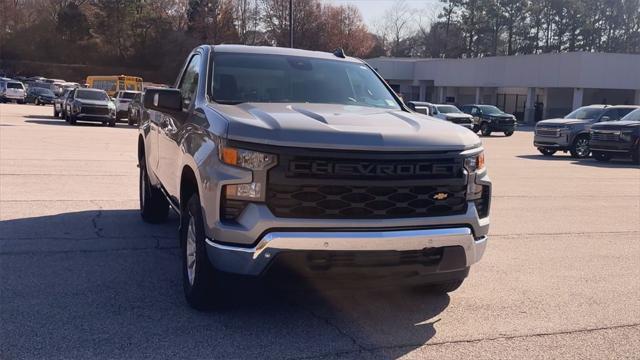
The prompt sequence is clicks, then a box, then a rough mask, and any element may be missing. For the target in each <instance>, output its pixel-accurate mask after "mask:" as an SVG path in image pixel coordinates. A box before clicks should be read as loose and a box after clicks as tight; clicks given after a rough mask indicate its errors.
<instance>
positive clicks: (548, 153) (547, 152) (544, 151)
mask: <svg viewBox="0 0 640 360" xmlns="http://www.w3.org/2000/svg"><path fill="white" fill-rule="evenodd" d="M538 151H540V153H541V154H542V155H544V156H553V154H555V153H556V151H557V150H551V149H545V148H538Z"/></svg>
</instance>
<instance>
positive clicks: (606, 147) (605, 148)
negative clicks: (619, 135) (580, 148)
mask: <svg viewBox="0 0 640 360" xmlns="http://www.w3.org/2000/svg"><path fill="white" fill-rule="evenodd" d="M638 142H639V140H638V139H635V141H633V142H626V141H598V140H591V141H590V142H589V146H590V148H591V150H592V151H601V152H611V153H627V152H631V151H633V150H634V149H636V148H637V147H638V145H635V146H634V144H637V143H638Z"/></svg>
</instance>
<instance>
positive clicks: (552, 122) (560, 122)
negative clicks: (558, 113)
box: [537, 118, 594, 127]
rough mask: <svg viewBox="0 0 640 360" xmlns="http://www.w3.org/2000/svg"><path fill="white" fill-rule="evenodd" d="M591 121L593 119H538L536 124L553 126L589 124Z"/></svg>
mask: <svg viewBox="0 0 640 360" xmlns="http://www.w3.org/2000/svg"><path fill="white" fill-rule="evenodd" d="M593 121H594V120H582V119H565V118H559V119H549V120H542V121H539V122H538V124H537V125H540V126H545V125H549V126H555V127H558V126H564V125H577V124H583V125H589V124H591V123H593Z"/></svg>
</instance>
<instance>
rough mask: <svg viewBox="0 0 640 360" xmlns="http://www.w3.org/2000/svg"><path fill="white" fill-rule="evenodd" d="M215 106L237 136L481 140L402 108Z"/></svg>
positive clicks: (453, 146)
mask: <svg viewBox="0 0 640 360" xmlns="http://www.w3.org/2000/svg"><path fill="white" fill-rule="evenodd" d="M212 106H213V107H214V108H215V109H216V110H218V111H219V112H221V113H222V114H223V116H225V117H226V118H227V120H228V128H227V137H228V138H229V139H232V140H237V141H246V142H252V143H262V144H270V145H278V146H293V147H306V148H319V149H336V148H338V149H353V150H374V151H381V150H384V151H451V150H464V149H470V148H474V147H478V146H480V145H481V142H480V139H479V138H478V136H477V135H476V134H474V133H472V132H471V131H469V130H468V129H465V128H463V127H460V126H458V125H455V124H452V123H450V122H447V121H444V120H440V119H435V118H432V117H427V116H424V115H418V114H411V113H407V112H404V111H401V110H388V109H380V108H370V107H362V106H353V105H339V104H336V105H334V104H307V103H243V104H240V105H220V104H214V105H212Z"/></svg>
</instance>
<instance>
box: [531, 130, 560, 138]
mask: <svg viewBox="0 0 640 360" xmlns="http://www.w3.org/2000/svg"><path fill="white" fill-rule="evenodd" d="M536 135H539V136H547V137H559V136H560V129H558V128H537V129H536Z"/></svg>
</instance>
